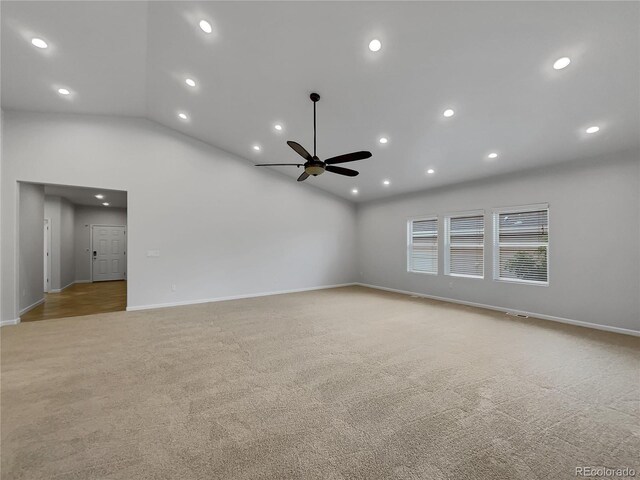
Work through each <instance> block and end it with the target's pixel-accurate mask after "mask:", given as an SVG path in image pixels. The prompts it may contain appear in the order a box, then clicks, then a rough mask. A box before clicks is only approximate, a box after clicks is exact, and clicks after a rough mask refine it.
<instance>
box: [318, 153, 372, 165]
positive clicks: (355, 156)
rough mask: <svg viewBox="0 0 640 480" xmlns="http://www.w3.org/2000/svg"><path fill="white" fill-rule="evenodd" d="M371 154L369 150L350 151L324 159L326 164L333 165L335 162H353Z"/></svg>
mask: <svg viewBox="0 0 640 480" xmlns="http://www.w3.org/2000/svg"><path fill="white" fill-rule="evenodd" d="M370 156H371V152H365V151H360V152H352V153H345V154H344V155H338V156H337V157H331V158H328V159H326V160H325V161H324V163H326V164H327V165H334V164H336V163H346V162H355V161H356V160H364V159H365V158H369V157H370Z"/></svg>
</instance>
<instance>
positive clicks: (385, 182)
mask: <svg viewBox="0 0 640 480" xmlns="http://www.w3.org/2000/svg"><path fill="white" fill-rule="evenodd" d="M390 183H391V182H390V181H389V180H385V181H383V182H382V184H383V185H389V184H390Z"/></svg>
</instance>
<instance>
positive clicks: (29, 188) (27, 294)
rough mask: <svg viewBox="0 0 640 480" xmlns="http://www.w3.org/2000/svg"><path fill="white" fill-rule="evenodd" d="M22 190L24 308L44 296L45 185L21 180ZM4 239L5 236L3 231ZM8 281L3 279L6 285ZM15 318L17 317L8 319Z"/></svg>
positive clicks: (21, 289) (21, 268)
mask: <svg viewBox="0 0 640 480" xmlns="http://www.w3.org/2000/svg"><path fill="white" fill-rule="evenodd" d="M19 192H20V193H19V195H20V199H19V203H20V206H19V211H20V218H21V219H22V220H21V222H20V233H19V237H18V241H19V242H20V260H19V262H18V263H19V265H20V292H19V297H20V300H19V310H20V311H24V310H26V309H28V307H30V306H32V305H34V304H36V303H38V302H39V301H41V300H42V299H43V298H44V293H43V289H44V288H43V285H44V281H43V280H44V262H43V256H44V253H43V249H44V187H43V186H42V185H31V184H28V183H21V184H20V185H19ZM3 240H6V237H4V235H3ZM7 284H8V283H4V285H7ZM13 318H16V317H11V318H7V319H6V320H12V319H13ZM3 320H5V319H4V318H3Z"/></svg>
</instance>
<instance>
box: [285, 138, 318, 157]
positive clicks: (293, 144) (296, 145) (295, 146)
mask: <svg viewBox="0 0 640 480" xmlns="http://www.w3.org/2000/svg"><path fill="white" fill-rule="evenodd" d="M287 145H289V146H290V147H291V148H293V149H294V150H295V151H296V152H297V153H298V155H300V156H301V157H302V158H304V159H306V160H311V159H312V158H313V157H312V156H311V155H310V154H309V152H307V151H306V150H305V149H304V147H303V146H302V145H300V144H299V143H297V142H292V141H291V140H289V141H288V142H287Z"/></svg>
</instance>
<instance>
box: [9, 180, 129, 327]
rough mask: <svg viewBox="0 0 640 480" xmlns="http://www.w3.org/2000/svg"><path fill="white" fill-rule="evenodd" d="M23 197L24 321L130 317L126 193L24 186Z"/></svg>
mask: <svg viewBox="0 0 640 480" xmlns="http://www.w3.org/2000/svg"><path fill="white" fill-rule="evenodd" d="M19 192H20V201H19V205H20V208H19V218H18V222H19V229H18V230H19V237H20V238H19V240H20V241H19V255H18V257H19V260H18V261H19V266H20V268H19V285H20V292H19V296H20V298H19V304H20V321H21V322H29V321H37V320H47V319H54V318H65V317H76V316H82V315H91V314H96V313H107V312H116V311H124V310H126V307H127V192H124V191H118V190H106V189H98V188H92V187H76V186H64V185H51V184H32V183H23V182H20V184H19ZM36 223H37V225H39V226H38V227H37V228H38V229H42V230H41V232H42V233H41V234H39V235H38V236H37V237H36V238H39V239H42V240H41V242H37V241H34V240H32V239H33V238H34V237H33V235H32V232H33V231H34V229H35V225H36ZM38 270H39V271H40V274H38V273H37V272H38Z"/></svg>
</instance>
